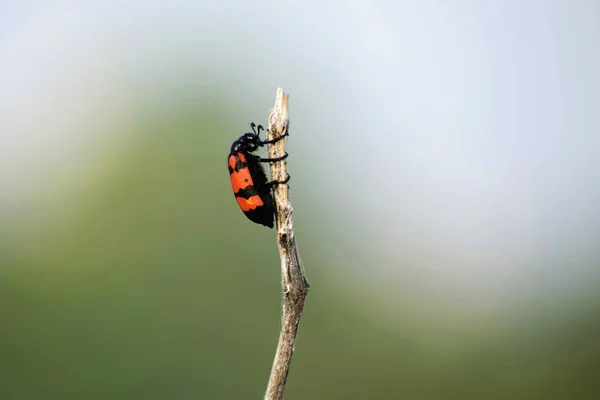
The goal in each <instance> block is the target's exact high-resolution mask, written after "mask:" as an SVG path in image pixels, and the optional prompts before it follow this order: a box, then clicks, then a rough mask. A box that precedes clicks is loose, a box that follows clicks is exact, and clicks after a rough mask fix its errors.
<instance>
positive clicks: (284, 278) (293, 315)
mask: <svg viewBox="0 0 600 400" xmlns="http://www.w3.org/2000/svg"><path fill="white" fill-rule="evenodd" d="M288 126H289V118H288V95H287V94H285V93H283V89H281V88H278V89H277V97H276V99H275V108H274V109H273V111H272V112H271V115H269V130H268V133H267V139H268V140H273V139H275V138H278V137H281V136H283V135H285V134H286V133H287V130H288ZM268 148H269V158H277V157H282V156H283V155H284V154H285V141H284V140H279V141H276V142H275V143H271V144H269V145H268ZM286 167H287V165H286V160H281V161H275V162H272V163H271V179H276V180H278V181H284V180H285V179H286V177H287V168H286ZM274 198H275V213H276V215H277V245H278V247H279V256H280V257H281V285H282V287H283V305H282V309H283V311H282V316H281V325H282V326H281V333H280V335H279V343H277V352H276V353H275V360H274V361H273V368H272V369H271V376H269V384H268V386H267V392H266V393H265V399H268V400H274V399H277V400H279V399H282V398H283V390H284V389H285V382H286V380H287V377H288V373H289V371H290V364H291V362H292V355H293V354H294V343H295V342H296V335H297V334H298V325H299V324H300V318H302V310H303V309H304V300H305V299H306V295H307V294H308V287H309V285H308V281H307V280H306V276H305V275H304V271H303V269H302V265H301V264H300V258H299V257H298V249H297V248H296V239H295V238H294V218H293V215H292V205H291V204H290V199H289V188H288V185H287V184H279V185H276V186H275V188H274Z"/></svg>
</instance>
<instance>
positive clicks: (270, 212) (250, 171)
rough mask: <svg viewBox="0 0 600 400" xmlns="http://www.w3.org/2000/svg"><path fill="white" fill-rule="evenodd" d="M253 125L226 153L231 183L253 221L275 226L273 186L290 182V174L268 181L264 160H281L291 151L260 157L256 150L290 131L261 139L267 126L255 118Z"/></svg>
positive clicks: (247, 215) (243, 209)
mask: <svg viewBox="0 0 600 400" xmlns="http://www.w3.org/2000/svg"><path fill="white" fill-rule="evenodd" d="M250 128H252V132H248V133H244V134H243V135H242V136H240V137H239V138H238V139H237V140H236V141H234V142H233V144H232V145H231V148H230V150H229V155H228V156H227V165H228V169H229V178H230V180H231V187H232V189H233V194H234V195H235V199H236V200H237V203H238V205H239V206H240V208H241V209H242V211H243V212H244V214H245V215H246V217H248V219H250V221H252V222H255V223H257V224H262V225H264V226H267V227H269V228H273V221H274V217H275V208H274V200H273V193H272V188H273V186H275V185H279V184H284V183H287V182H288V181H289V180H290V176H289V175H288V176H287V178H286V179H285V180H283V181H277V180H272V181H270V182H268V181H267V175H266V174H265V170H264V168H263V166H262V164H261V163H264V162H275V161H281V160H284V159H286V158H287V156H288V154H287V153H285V154H284V155H283V156H281V157H276V158H261V157H260V156H258V155H256V154H253V153H254V152H256V151H257V150H258V149H259V148H260V147H263V146H265V145H267V144H270V143H275V142H277V141H279V140H282V139H283V138H284V137H286V136H288V132H287V131H286V133H285V134H284V135H282V136H280V137H278V138H276V139H273V140H261V139H260V132H261V131H262V130H264V128H263V127H262V125H258V126H257V125H256V124H255V123H254V122H252V123H250Z"/></svg>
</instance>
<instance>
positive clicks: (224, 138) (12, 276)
mask: <svg viewBox="0 0 600 400" xmlns="http://www.w3.org/2000/svg"><path fill="white" fill-rule="evenodd" d="M213 111H214V110H213ZM223 120H226V118H225V119H224V118H223V114H222V113H221V114H219V113H214V112H211V113H209V112H207V111H202V110H188V111H187V112H180V113H175V115H171V116H170V117H169V118H167V119H162V120H158V121H157V120H153V121H152V122H151V123H150V122H149V123H147V124H142V123H140V125H139V126H138V131H136V132H123V135H129V136H131V137H133V138H134V139H133V140H132V141H131V142H130V143H129V144H128V145H126V146H124V147H122V148H120V150H119V151H116V152H115V153H113V154H111V155H110V157H106V160H107V161H106V163H107V165H105V168H103V169H102V173H101V174H98V176H93V177H91V178H90V179H89V180H88V184H86V185H85V186H84V187H79V188H78V190H77V191H71V192H69V196H65V198H64V200H63V202H61V203H60V204H58V205H57V204H49V205H48V206H47V207H46V209H45V210H44V211H43V212H40V214H39V215H38V216H37V217H36V218H33V219H32V220H30V221H29V223H28V224H27V225H26V226H21V227H18V229H17V228H15V227H11V228H10V229H8V228H6V227H5V228H4V229H2V228H0V237H1V238H2V243H3V244H2V249H1V250H2V251H1V254H0V261H1V262H2V269H1V270H0V315H2V317H3V321H2V325H1V327H0V360H1V361H0V398H2V399H135V398H139V399H199V398H201V399H255V398H261V397H262V396H263V392H264V389H265V386H266V382H267V377H268V374H269V371H270V367H271V362H272V357H273V355H274V349H275V344H276V340H277V337H278V330H279V320H280V283H279V282H280V277H279V259H278V253H277V249H276V246H275V238H274V232H273V231H271V230H268V229H265V228H263V227H261V226H258V225H254V224H251V223H250V222H248V221H247V220H246V219H245V218H244V217H243V215H242V213H241V212H240V211H239V210H238V209H237V206H236V204H235V201H234V200H233V196H232V194H231V191H230V190H231V189H230V187H229V180H228V177H227V169H226V167H225V163H226V155H227V149H228V146H229V143H230V141H231V140H233V139H234V138H235V136H236V133H235V132H238V131H239V129H238V128H237V125H234V124H233V123H230V124H227V123H223V122H221V121H223ZM294 173H301V172H299V171H294ZM41 203H43V201H41ZM308 207H310V204H309V205H308ZM303 214H304V215H310V214H312V215H315V216H318V214H319V210H318V209H304V210H303ZM318 221H319V218H318V217H312V218H311V220H310V221H309V222H308V223H306V222H303V221H298V225H299V232H302V234H299V235H298V236H299V237H298V241H299V244H300V247H301V252H302V258H303V261H304V264H305V267H306V270H307V272H308V276H309V279H310V281H311V285H312V289H311V292H310V294H309V297H308V301H307V305H306V309H305V316H304V319H303V321H302V325H301V328H300V335H299V339H298V342H297V346H296V354H295V358H294V361H293V364H292V371H291V374H290V377H289V380H288V388H287V391H286V398H288V399H389V398H399V399H400V398H403V399H406V398H409V399H450V398H452V399H469V398H472V399H513V398H519V399H534V398H544V399H572V398H573V399H574V398H577V399H584V398H589V399H592V398H598V397H597V396H598V395H599V393H600V392H599V391H598V389H599V385H598V384H597V383H596V376H595V375H596V367H597V366H598V360H599V359H600V346H599V345H598V340H597V339H598V333H599V328H600V323H599V322H600V319H599V318H598V311H600V307H598V306H597V303H594V304H592V305H591V306H590V307H587V308H585V307H582V308H581V309H575V310H571V311H570V312H568V313H563V314H562V315H558V316H556V315H550V316H544V315H543V314H541V313H534V315H535V316H532V317H529V316H528V317H527V318H525V317H523V318H521V319H518V318H514V317H507V319H506V324H505V325H506V326H504V328H503V329H492V330H491V331H490V330H485V329H484V330H482V329H481V327H475V328H476V330H478V331H483V332H486V333H472V334H467V333H465V332H468V331H469V327H465V329H453V328H452V324H448V326H444V324H441V325H440V326H441V328H435V329H436V330H435V331H434V332H428V335H427V338H426V339H422V340H419V338H416V337H414V335H413V336H411V335H409V334H407V333H405V332H404V331H403V326H410V325H411V324H413V323H414V321H410V319H409V317H403V316H398V318H397V319H396V320H394V321H385V318H384V320H383V321H382V322H381V323H375V322H374V319H373V318H365V316H364V315H362V314H360V313H359V312H357V311H356V309H355V308H354V307H353V306H352V302H351V301H348V300H347V299H348V298H351V297H352V293H347V292H344V290H343V286H344V285H341V287H338V286H334V285H332V284H331V283H332V282H334V281H335V277H334V278H333V279H332V278H331V276H330V275H327V274H331V273H332V272H331V271H334V269H328V268H327V266H331V265H333V264H336V263H337V264H338V266H343V265H344V264H345V263H349V262H351V260H345V259H336V258H334V257H332V256H331V253H330V251H329V250H328V249H327V248H331V247H336V246H339V245H340V243H336V242H335V241H334V240H335V239H331V238H329V237H328V235H327V231H326V229H327V227H325V226H320V225H319V223H318ZM335 270H339V269H335ZM360 301H362V302H365V301H366V302H368V301H369V299H361V300H360ZM374 304H375V303H374ZM373 307H376V305H373ZM406 307H408V308H411V309H413V310H416V312H415V313H413V314H411V315H413V317H412V318H418V310H419V307H420V305H419V304H408V305H406ZM415 315H416V317H415ZM450 319H451V318H450ZM375 320H376V318H375ZM497 326H502V321H500V322H498V321H497Z"/></svg>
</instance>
